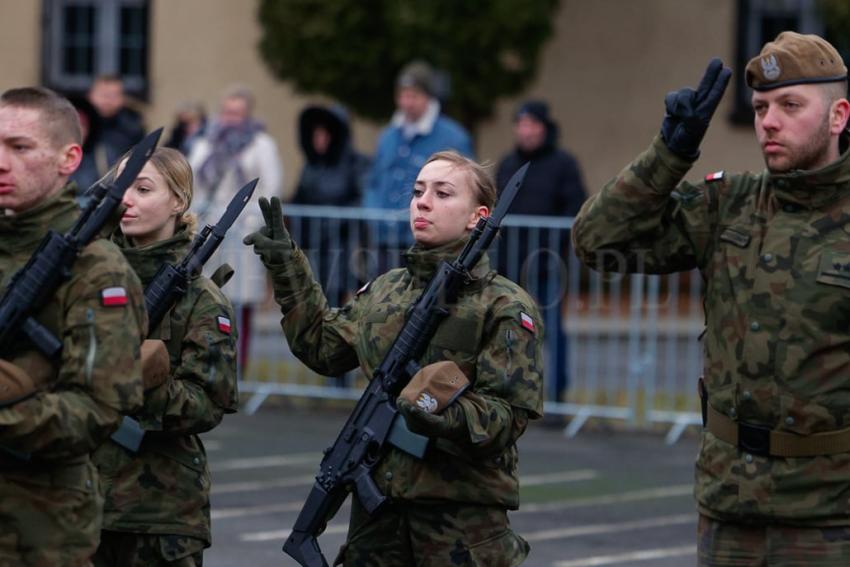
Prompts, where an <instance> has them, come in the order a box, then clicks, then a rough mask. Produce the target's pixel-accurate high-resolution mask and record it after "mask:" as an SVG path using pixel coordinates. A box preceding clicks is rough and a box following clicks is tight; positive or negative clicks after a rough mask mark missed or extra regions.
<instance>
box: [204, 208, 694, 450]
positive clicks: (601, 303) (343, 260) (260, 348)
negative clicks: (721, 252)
mask: <svg viewBox="0 0 850 567" xmlns="http://www.w3.org/2000/svg"><path fill="white" fill-rule="evenodd" d="M284 214H285V217H286V219H287V224H288V226H289V229H290V232H291V234H292V237H293V239H294V240H295V241H296V242H298V243H299V245H300V246H301V247H302V248H303V249H304V250H305V252H306V253H307V256H308V258H309V259H310V262H311V264H312V266H313V269H314V272H315V275H316V277H317V279H318V281H319V282H320V283H321V284H322V286H323V287H324V288H325V290H326V294H327V295H328V298H329V301H330V303H331V304H332V305H338V304H341V303H342V302H344V301H345V299H346V298H347V297H348V296H350V294H351V293H352V292H353V291H354V290H356V289H358V287H360V285H362V284H363V283H365V282H366V281H368V280H369V279H371V278H373V277H374V276H376V275H378V273H380V272H381V271H383V270H382V268H384V267H386V266H385V265H386V264H389V265H397V263H398V262H399V261H400V257H401V252H402V251H403V250H404V249H405V247H406V244H407V241H406V238H407V235H409V229H408V227H407V213H406V212H403V213H398V214H396V213H388V212H387V211H376V210H367V209H357V208H338V207H314V206H295V205H286V206H285V207H284ZM259 222H260V221H259V218H256V219H255V223H256V224H257V226H259ZM378 225H381V226H382V227H383V228H382V230H381V234H382V235H383V236H384V242H383V247H382V248H381V251H380V252H379V248H378V247H376V246H375V243H374V242H370V240H369V235H370V234H374V231H375V229H376V227H377V226H378ZM571 225H572V219H563V218H553V217H531V216H520V215H508V216H507V217H506V218H505V220H504V222H503V228H502V231H501V234H500V237H499V241H498V242H497V243H495V244H494V246H493V247H492V248H491V252H490V257H491V263H492V264H493V265H494V266H496V267H498V268H499V269H500V272H502V273H503V274H504V275H506V276H508V277H510V278H511V279H513V280H514V281H517V282H519V283H520V284H521V285H523V287H524V288H525V289H526V290H528V291H529V293H531V294H532V295H533V296H534V297H535V298H536V299H537V300H538V303H539V306H540V309H541V314H542V315H543V317H544V326H545V329H546V333H545V350H546V361H545V362H546V369H545V383H546V405H545V410H546V413H547V414H561V415H567V416H571V418H572V419H570V421H569V425H568V426H567V428H566V432H567V434H569V435H575V434H576V433H577V432H578V431H579V429H580V428H581V427H582V425H584V424H585V422H586V421H587V419H589V418H593V417H597V418H605V419H616V420H621V421H623V422H625V423H626V424H628V425H630V426H632V427H642V426H646V425H650V424H656V423H660V424H668V425H669V428H670V429H669V432H668V436H667V440H668V442H670V443H673V442H675V441H676V439H677V438H678V437H679V435H681V433H682V431H683V430H684V428H685V427H687V426H688V425H695V424H698V423H699V422H700V419H699V415H700V414H699V401H698V396H697V392H696V382H697V377H698V376H699V374H700V373H701V369H702V349H701V345H700V344H699V342H698V338H699V335H700V333H701V332H702V328H703V313H702V304H701V287H700V286H701V280H700V278H699V275H698V273H696V272H692V273H688V274H672V275H669V276H647V275H620V274H600V273H597V272H594V271H592V270H589V269H587V268H585V267H584V266H583V265H581V263H580V262H579V261H578V259H577V258H576V256H575V254H574V253H573V251H572V248H571V245H570V242H569V231H570V227H571ZM226 244H227V245H230V246H240V244H239V239H229V240H228V241H227V242H226ZM238 255H239V257H240V262H254V261H257V260H256V259H255V258H253V254H252V253H251V252H250V250H248V249H247V248H244V250H241V251H239V253H238ZM214 267H215V265H214V264H213V265H211V268H214ZM255 283H256V282H255ZM242 285H246V282H244V281H241V280H240V277H239V270H238V269H237V274H236V276H235V277H234V279H233V281H231V282H230V283H228V284H227V286H226V287H225V292H228V293H231V291H232V290H234V288H238V286H242ZM263 309H264V310H265V311H263ZM278 320H279V313H278V312H277V310H276V306H275V307H269V304H268V302H266V303H265V307H264V308H263V307H261V308H260V313H258V316H256V315H255V319H254V321H255V322H254V326H253V327H254V331H253V339H252V340H251V347H250V361H251V362H250V364H249V366H248V368H247V370H246V372H245V375H244V376H243V377H242V380H241V383H240V389H241V391H242V392H243V394H245V393H250V394H252V397H251V398H250V399H249V401H248V404H247V407H246V411H248V412H253V411H255V410H256V409H257V408H258V407H259V406H260V404H261V403H262V402H263V400H265V399H266V397H267V396H269V395H290V396H306V397H318V398H330V399H357V398H358V397H359V395H360V392H361V391H362V382H363V378H362V376H359V374H358V373H356V372H352V373H349V374H348V375H346V376H341V377H324V376H319V375H317V374H315V373H313V372H312V371H310V370H309V369H307V368H306V367H304V366H303V365H302V364H301V363H300V362H298V361H297V360H296V359H295V358H294V357H293V356H292V354H291V353H290V352H289V349H288V347H287V345H286V339H285V338H284V337H283V334H282V332H281V330H280V327H279V325H278ZM558 327H560V329H561V331H562V333H561V337H560V338H559V336H558V335H559V333H558V332H556V331H555V330H556V329H557V328H558Z"/></svg>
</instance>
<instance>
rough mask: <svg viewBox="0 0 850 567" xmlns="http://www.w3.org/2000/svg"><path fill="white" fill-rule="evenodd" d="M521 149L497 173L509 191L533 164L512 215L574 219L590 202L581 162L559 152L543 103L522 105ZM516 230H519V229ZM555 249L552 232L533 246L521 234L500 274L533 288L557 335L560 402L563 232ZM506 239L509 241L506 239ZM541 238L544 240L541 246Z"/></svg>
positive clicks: (554, 353)
mask: <svg viewBox="0 0 850 567" xmlns="http://www.w3.org/2000/svg"><path fill="white" fill-rule="evenodd" d="M514 138H515V140H516V146H515V147H514V149H513V150H512V151H511V152H510V153H509V154H507V155H506V156H505V157H503V158H502V160H501V161H500V162H499V166H498V171H497V173H496V181H497V184H498V187H499V188H500V189H503V188H504V187H505V185H506V184H507V182H508V180H509V179H510V177H511V175H513V174H514V173H515V172H516V170H518V169H519V168H520V167H522V165H523V164H524V163H526V162H528V161H530V162H531V166H530V167H529V169H528V173H527V174H526V177H525V181H524V183H523V187H522V191H520V192H519V193H518V194H517V196H516V198H515V199H514V201H513V203H512V204H511V213H512V214H518V215H546V216H558V217H574V216H575V215H576V214H578V211H579V209H580V208H581V205H582V203H584V200H585V198H586V192H585V190H584V183H583V182H582V176H581V171H580V169H579V165H578V162H577V161H576V159H575V157H573V155H572V154H570V153H568V152H566V151H564V150H562V149H560V148H559V147H558V145H557V144H558V125H557V124H556V123H555V121H554V120H552V117H551V116H550V114H549V106H548V105H547V104H546V103H545V102H543V101H539V100H529V101H526V102H524V103H522V104H521V105H520V107H519V109H518V110H517V113H516V118H515V121H514ZM515 230H516V229H515ZM558 232H559V234H557V235H556V240H555V246H557V250H551V247H552V246H553V245H552V244H551V242H552V240H551V239H550V238H549V237H548V235H547V234H546V231H545V230H543V231H539V234H536V235H535V240H532V239H531V238H530V237H531V236H532V234H531V232H530V231H529V230H528V229H518V232H517V234H516V236H517V238H516V241H518V244H519V246H518V247H517V248H516V249H514V253H513V254H511V253H510V251H509V250H508V242H510V241H511V240H512V239H511V238H503V239H502V243H501V250H500V253H499V271H500V272H501V273H502V274H504V275H506V276H507V277H509V278H511V279H514V280H515V281H517V282H518V283H521V284H524V285H526V286H527V287H528V289H529V291H530V292H532V294H533V295H536V296H537V299H538V301H539V302H540V306H541V309H542V310H543V313H544V317H545V318H546V326H547V328H549V329H551V330H553V331H554V332H552V338H551V339H550V340H547V355H548V356H547V368H548V369H549V371H550V372H551V374H550V376H552V377H553V380H552V381H551V384H552V391H551V392H550V395H552V396H553V397H554V399H555V401H560V400H561V398H562V397H563V395H564V393H565V392H566V389H567V383H568V378H567V368H568V367H567V338H566V335H565V334H564V330H563V328H562V325H561V318H562V314H563V309H562V308H563V304H564V299H565V297H564V296H565V291H566V277H565V275H566V270H565V266H566V263H565V262H564V260H563V258H565V257H566V254H565V253H566V249H567V242H566V238H567V232H566V231H558ZM506 236H509V235H507V234H506ZM537 238H539V240H536V239H537Z"/></svg>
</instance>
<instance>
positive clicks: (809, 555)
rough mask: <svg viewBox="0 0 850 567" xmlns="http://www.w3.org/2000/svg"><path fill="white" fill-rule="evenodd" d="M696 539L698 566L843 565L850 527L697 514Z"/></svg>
mask: <svg viewBox="0 0 850 567" xmlns="http://www.w3.org/2000/svg"><path fill="white" fill-rule="evenodd" d="M697 540H698V544H697V565H698V566H699V567H719V566H737V565H769V566H770V567H803V566H805V567H845V566H846V565H847V564H848V559H847V558H848V557H850V529H848V528H843V527H839V526H834V527H822V528H818V527H808V528H803V527H797V526H783V525H772V524H762V525H751V524H733V523H730V522H719V521H717V520H712V519H711V518H708V517H706V516H702V515H701V516H700V518H699V526H698V528H697Z"/></svg>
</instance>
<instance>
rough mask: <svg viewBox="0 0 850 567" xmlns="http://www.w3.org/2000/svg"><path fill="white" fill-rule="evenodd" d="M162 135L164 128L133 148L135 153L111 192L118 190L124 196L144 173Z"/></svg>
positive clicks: (158, 129)
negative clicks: (141, 172)
mask: <svg viewBox="0 0 850 567" xmlns="http://www.w3.org/2000/svg"><path fill="white" fill-rule="evenodd" d="M161 135H162V128H157V129H156V130H154V131H153V132H151V133H150V134H148V135H147V136H145V138H144V139H143V140H142V141H141V142H139V143H138V144H136V146H135V147H134V148H133V153H131V154H130V157H129V158H128V159H127V164H126V165H125V166H124V170H123V171H122V172H121V175H119V176H118V178H117V179H116V180H115V181H114V182H113V183H112V186H111V187H110V188H109V190H110V191H115V190H116V188H117V189H118V190H119V191H120V192H121V195H122V196H123V195H124V190H125V189H127V187H129V186H130V185H131V184H132V183H133V181H135V180H136V177H138V176H139V172H140V171H142V168H143V167H145V163H147V161H148V159H149V158H150V157H151V155H152V154H153V151H154V150H155V149H156V145H157V143H158V142H159V137H160V136H161Z"/></svg>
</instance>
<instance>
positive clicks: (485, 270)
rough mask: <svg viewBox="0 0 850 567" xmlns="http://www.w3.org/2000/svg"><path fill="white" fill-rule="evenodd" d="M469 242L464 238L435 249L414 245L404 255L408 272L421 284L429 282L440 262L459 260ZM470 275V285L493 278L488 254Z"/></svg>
mask: <svg viewBox="0 0 850 567" xmlns="http://www.w3.org/2000/svg"><path fill="white" fill-rule="evenodd" d="M467 240H468V237H464V238H460V239H458V240H455V241H453V242H449V243H448V244H444V245H442V246H437V247H435V248H424V247H423V246H421V245H419V244H414V245H413V246H412V247H411V248H410V249H409V250H408V251H407V252H405V254H404V257H405V260H406V261H407V271H408V272H410V274H411V275H412V276H413V277H414V278H415V279H417V280H419V281H420V282H423V283H424V282H427V281H428V280H430V279H431V276H432V275H433V274H434V271H435V270H436V269H437V266H438V265H439V263H440V262H442V261H443V260H445V261H447V262H451V261H452V260H456V259H457V257H458V256H459V255H460V252H461V250H463V247H464V246H465V245H466V242H467ZM470 275H471V276H472V278H471V281H470V283H474V282H481V281H484V280H488V279H490V278H492V271H491V270H490V259H489V258H488V257H487V254H484V255H483V256H482V257H481V260H479V261H478V264H476V265H475V267H474V268H472V270H471V271H470Z"/></svg>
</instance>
